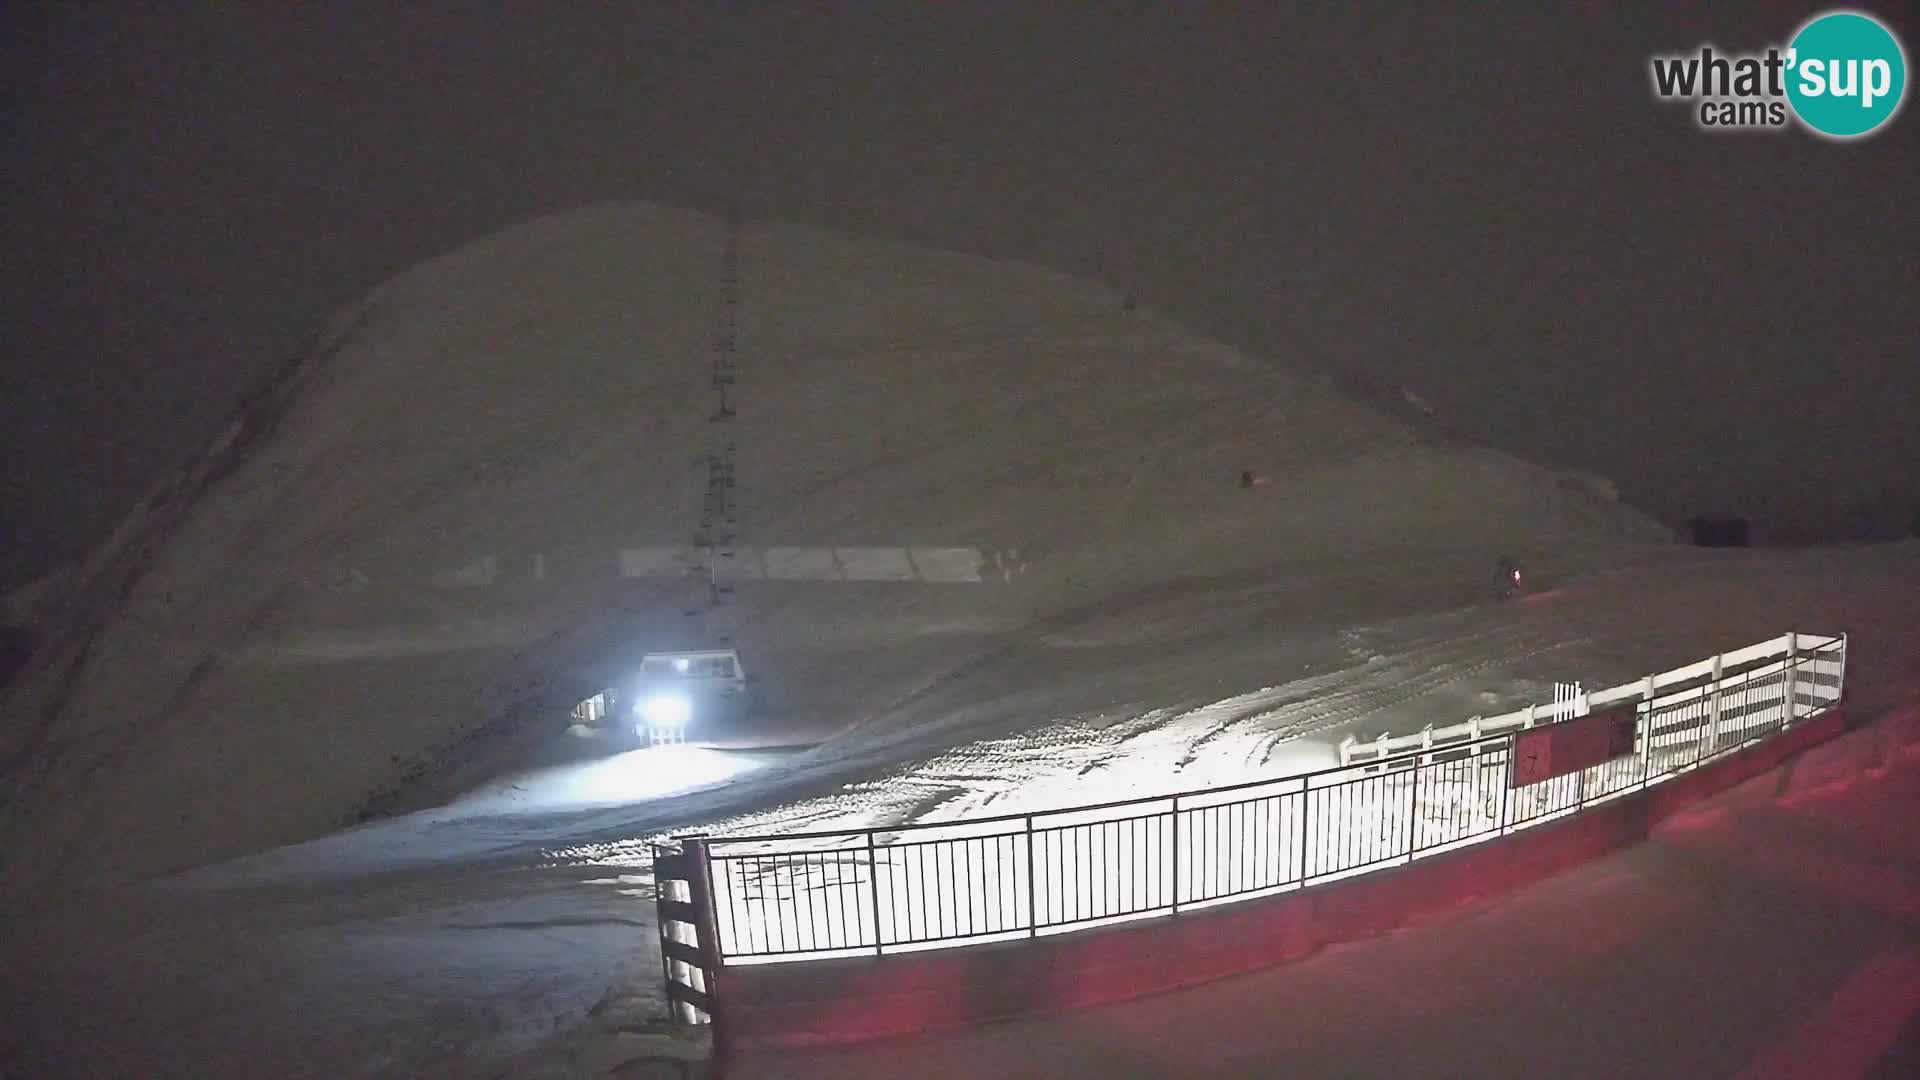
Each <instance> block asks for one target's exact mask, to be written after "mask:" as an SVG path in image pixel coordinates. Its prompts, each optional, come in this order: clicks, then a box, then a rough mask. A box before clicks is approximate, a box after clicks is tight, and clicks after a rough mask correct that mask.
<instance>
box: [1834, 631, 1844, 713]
mask: <svg viewBox="0 0 1920 1080" xmlns="http://www.w3.org/2000/svg"><path fill="white" fill-rule="evenodd" d="M1846 697H1847V635H1846V632H1845V631H1842V632H1841V634H1840V681H1839V683H1837V684H1836V685H1835V686H1834V688H1833V702H1834V704H1836V705H1838V704H1839V703H1840V702H1842V701H1844V700H1846Z"/></svg>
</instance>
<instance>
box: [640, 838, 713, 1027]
mask: <svg viewBox="0 0 1920 1080" xmlns="http://www.w3.org/2000/svg"><path fill="white" fill-rule="evenodd" d="M651 846H652V848H653V881H654V889H655V892H654V904H655V906H656V908H657V909H658V912H659V919H658V922H659V928H660V966H661V969H662V973H663V974H664V975H665V976H666V982H667V1008H668V1010H669V1011H670V1012H671V1013H672V1015H673V1018H674V1020H676V1021H678V1022H680V1023H683V1024H711V1025H712V1026H713V1049H714V1053H715V1055H716V1056H718V1055H719V1054H721V1053H722V1052H723V1051H724V1048H725V1040H726V1031H727V1028H726V1022H725V1019H724V1013H723V1011H722V1009H721V1007H720V992H719V979H718V977H717V975H718V972H719V970H720V939H719V936H718V935H717V934H716V933H715V931H714V917H713V879H712V877H711V870H710V869H709V867H710V866H711V864H710V863H709V862H708V860H707V840H706V837H704V836H682V837H676V838H675V839H674V840H673V842H671V843H667V844H653V845H651Z"/></svg>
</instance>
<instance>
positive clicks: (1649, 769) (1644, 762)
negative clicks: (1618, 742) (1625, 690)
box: [1640, 675, 1654, 784]
mask: <svg viewBox="0 0 1920 1080" xmlns="http://www.w3.org/2000/svg"><path fill="white" fill-rule="evenodd" d="M1653 680H1654V676H1652V675H1649V676H1647V685H1646V687H1645V688H1644V689H1643V691H1642V693H1641V695H1640V696H1641V697H1643V698H1645V699H1646V704H1647V711H1646V719H1645V720H1642V721H1641V723H1640V782H1641V783H1643V784H1644V783H1646V782H1647V777H1648V776H1650V775H1652V773H1653V693H1654V686H1653Z"/></svg>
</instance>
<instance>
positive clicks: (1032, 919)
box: [1027, 814, 1040, 937]
mask: <svg viewBox="0 0 1920 1080" xmlns="http://www.w3.org/2000/svg"><path fill="white" fill-rule="evenodd" d="M1039 896H1040V883H1039V882H1037V881H1035V880H1034V878H1033V815H1032V814H1028V815H1027V936H1028V937H1039V936H1040V900H1039Z"/></svg>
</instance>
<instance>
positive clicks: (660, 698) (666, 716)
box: [640, 694, 693, 727]
mask: <svg viewBox="0 0 1920 1080" xmlns="http://www.w3.org/2000/svg"><path fill="white" fill-rule="evenodd" d="M640 718H641V719H643V720H645V721H646V722H647V726H648V727H684V726H686V723H687V721H688V720H691V719H693V702H692V701H690V700H689V699H688V698H687V696H686V695H685V694H655V695H653V696H652V697H649V698H647V699H646V700H645V701H642V702H641V703H640Z"/></svg>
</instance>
